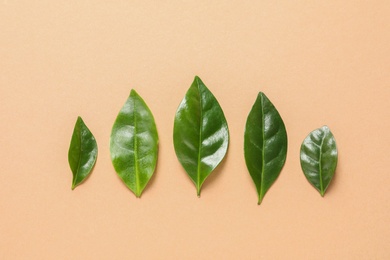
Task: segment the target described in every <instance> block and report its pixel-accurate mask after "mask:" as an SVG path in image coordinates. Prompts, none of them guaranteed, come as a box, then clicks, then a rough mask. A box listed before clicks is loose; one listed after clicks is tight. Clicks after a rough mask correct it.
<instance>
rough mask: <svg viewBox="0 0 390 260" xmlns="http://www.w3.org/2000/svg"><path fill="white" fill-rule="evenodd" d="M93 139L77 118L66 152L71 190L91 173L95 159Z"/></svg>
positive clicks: (95, 145) (95, 151) (94, 142)
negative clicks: (70, 175) (71, 178)
mask: <svg viewBox="0 0 390 260" xmlns="http://www.w3.org/2000/svg"><path fill="white" fill-rule="evenodd" d="M97 152H98V149H97V144H96V140H95V137H94V136H93V135H92V133H91V131H89V129H88V127H87V126H86V125H85V123H84V121H83V119H81V117H78V118H77V121H76V124H75V126H74V130H73V135H72V140H71V142H70V146H69V151H68V161H69V166H70V169H71V170H72V173H73V181H72V190H74V188H76V187H77V186H78V185H80V184H81V183H82V182H83V181H84V180H85V179H86V178H87V177H88V175H89V174H90V173H91V171H92V168H93V166H94V165H95V162H96V158H97Z"/></svg>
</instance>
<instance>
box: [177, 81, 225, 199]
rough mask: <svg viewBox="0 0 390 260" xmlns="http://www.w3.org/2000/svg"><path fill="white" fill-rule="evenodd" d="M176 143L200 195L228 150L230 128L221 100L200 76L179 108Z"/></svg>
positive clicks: (182, 162)
mask: <svg viewBox="0 0 390 260" xmlns="http://www.w3.org/2000/svg"><path fill="white" fill-rule="evenodd" d="M173 142H174V147H175V152H176V155H177V158H178V159H179V161H180V163H181V165H182V166H183V167H184V169H185V170H186V172H187V174H188V176H189V177H190V178H191V180H192V181H193V182H194V184H195V186H196V190H197V194H198V196H200V190H201V187H202V184H203V182H204V181H205V180H206V178H207V177H208V176H209V175H210V173H211V172H212V171H213V170H214V169H215V168H216V167H217V166H218V164H219V163H220V162H221V161H222V159H223V158H224V156H225V154H226V152H227V149H228V144H229V130H228V126H227V123H226V119H225V115H224V114H223V111H222V109H221V107H220V105H219V103H218V101H217V99H216V98H215V97H214V95H213V94H212V93H211V92H210V90H209V89H208V88H207V87H206V86H205V85H204V83H203V82H202V81H201V79H200V78H199V77H195V79H194V82H193V83H192V85H191V87H190V88H189V89H188V91H187V93H186V95H185V97H184V99H183V100H182V102H181V103H180V105H179V108H178V109H177V112H176V116H175V122H174V130H173Z"/></svg>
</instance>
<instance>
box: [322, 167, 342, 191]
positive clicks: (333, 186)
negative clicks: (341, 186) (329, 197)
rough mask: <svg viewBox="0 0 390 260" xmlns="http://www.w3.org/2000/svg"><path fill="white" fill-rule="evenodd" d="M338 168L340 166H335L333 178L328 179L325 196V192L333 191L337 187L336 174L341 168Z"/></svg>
mask: <svg viewBox="0 0 390 260" xmlns="http://www.w3.org/2000/svg"><path fill="white" fill-rule="evenodd" d="M339 168H340V167H339V166H337V168H336V171H335V172H334V175H333V178H332V180H331V181H330V183H329V186H328V188H327V189H326V191H325V194H324V197H325V196H326V194H327V193H330V192H333V190H334V189H337V187H336V186H337V185H338V183H337V180H338V175H339V174H340V172H341V170H340V169H339Z"/></svg>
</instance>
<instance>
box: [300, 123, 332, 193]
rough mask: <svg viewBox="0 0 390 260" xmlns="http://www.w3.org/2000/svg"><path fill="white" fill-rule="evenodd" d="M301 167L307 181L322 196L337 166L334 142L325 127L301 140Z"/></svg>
mask: <svg viewBox="0 0 390 260" xmlns="http://www.w3.org/2000/svg"><path fill="white" fill-rule="evenodd" d="M301 166H302V170H303V173H304V174H305V176H306V178H307V180H308V181H309V182H310V183H311V184H312V185H313V186H314V187H315V188H316V189H317V190H318V191H319V192H320V194H321V196H324V194H325V191H326V189H327V188H328V186H329V183H330V181H331V180H332V178H333V175H334V172H335V170H336V166H337V147H336V140H335V139H334V137H333V134H332V132H331V131H330V130H329V128H328V127H327V126H323V127H321V128H318V129H316V130H314V131H313V132H311V133H310V134H309V135H308V136H307V137H306V138H305V140H303V143H302V146H301Z"/></svg>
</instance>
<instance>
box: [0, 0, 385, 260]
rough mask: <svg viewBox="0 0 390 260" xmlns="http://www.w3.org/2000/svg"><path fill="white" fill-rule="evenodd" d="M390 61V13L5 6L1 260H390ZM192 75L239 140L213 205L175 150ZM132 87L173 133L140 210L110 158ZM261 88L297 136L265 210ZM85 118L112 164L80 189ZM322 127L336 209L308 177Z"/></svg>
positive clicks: (299, 4)
mask: <svg viewBox="0 0 390 260" xmlns="http://www.w3.org/2000/svg"><path fill="white" fill-rule="evenodd" d="M147 2H150V3H147ZM163 2H167V3H163ZM168 2H169V4H168ZM228 2H229V3H228ZM389 46H390V2H389V1H386V0H383V1H264V0H263V1H242V0H240V1H152V2H151V1H86V0H83V1H48V0H46V1H32V0H29V1H16V0H3V1H1V4H0V72H1V73H0V94H1V102H0V131H1V135H0V158H1V161H0V180H1V188H0V259H141V258H143V259H260V258H262V259H264V258H265V259H390V225H389V224H390V211H389V206H390V205H389V202H390V201H389V199H390V196H389V195H390V193H389V186H390V176H389V163H388V162H389V146H390V134H389V129H390V122H389V110H390V105H389V103H390V102H389V99H390V73H389V72H390V47H389ZM195 74H196V75H199V76H200V77H201V78H202V80H203V81H204V82H205V83H206V85H207V86H208V87H209V88H210V89H211V91H212V92H213V93H214V94H215V96H216V97H217V98H218V100H219V102H220V104H221V106H222V108H223V109H224V111H225V115H226V118H227V120H228V124H229V128H230V133H231V142H230V148H229V152H228V156H227V158H226V160H225V161H224V163H223V164H222V165H221V166H220V167H219V168H218V170H217V171H216V172H215V173H214V174H213V175H212V177H210V179H209V180H207V181H206V183H205V185H204V188H203V190H202V197H201V198H200V199H198V198H197V196H196V191H195V187H194V185H193V184H192V183H191V181H190V180H189V178H188V177H187V176H186V174H185V173H184V171H183V169H182V167H181V165H180V164H179V162H178V160H177V159H176V156H175V153H174V150H173V144H172V128H173V118H174V114H175V111H176V108H177V106H178V105H179V103H180V101H181V99H182V97H183V96H184V94H185V92H186V90H187V88H188V87H189V86H190V84H191V82H192V80H193V77H194V75H195ZM131 88H135V89H136V90H137V91H138V93H140V95H141V96H142V97H143V98H144V99H145V101H146V102H147V103H148V104H149V106H150V108H151V110H152V112H153V113H154V116H155V118H156V123H157V127H158V131H159V135H160V152H159V160H158V168H157V172H156V173H155V177H154V178H153V179H152V181H151V183H150V185H149V186H148V188H147V189H146V190H145V193H144V194H143V196H142V198H141V199H136V198H135V196H134V195H133V194H132V193H131V192H130V191H129V190H128V189H127V188H126V187H125V186H124V184H123V183H121V181H120V179H119V178H118V177H117V176H116V174H115V172H114V169H113V167H112V165H111V161H110V157H109V135H110V131H111V126H112V124H113V121H114V119H115V117H116V114H117V113H118V111H119V109H120V108H121V106H122V104H123V103H124V102H125V100H126V98H127V96H128V94H129V92H130V89H131ZM258 91H263V92H265V93H266V95H267V96H268V97H269V98H270V99H271V101H272V102H273V103H274V104H275V106H276V107H277V108H278V110H279V112H280V114H281V115H282V117H283V119H284V121H285V124H286V128H287V131H288V137H289V149H288V156H287V162H286V165H285V167H284V169H283V171H282V173H281V175H280V177H279V179H278V180H277V181H276V183H275V184H274V185H273V187H272V188H271V189H270V191H269V192H268V194H267V195H266V197H265V199H264V201H263V204H262V205H261V206H257V204H256V202H257V198H256V191H255V188H254V185H253V183H252V181H251V179H250V176H249V174H248V172H247V170H246V167H245V164H244V159H243V131H244V125H245V120H246V116H247V114H248V112H249V110H250V108H251V106H252V104H253V102H254V100H255V98H256V94H257V93H258ZM78 115H81V116H82V117H83V119H84V120H85V122H86V124H87V125H88V126H89V127H90V129H91V130H92V132H93V133H94V135H95V137H96V139H97V141H98V146H99V156H98V161H97V164H96V167H95V169H94V171H93V173H92V175H91V176H90V178H89V179H88V180H87V181H86V182H85V183H84V184H83V185H81V186H79V187H78V188H76V190H74V191H71V178H72V176H71V171H70V169H69V166H68V162H67V151H68V147H69V142H70V137H71V134H72V130H73V126H74V123H75V120H76V117H77V116H78ZM323 124H327V125H329V127H330V128H331V130H332V131H333V133H334V135H335V137H336V140H337V143H338V147H339V165H338V168H337V173H336V177H335V179H334V181H333V183H332V184H331V187H330V188H329V190H328V192H327V194H326V196H325V198H321V197H320V195H319V194H318V193H317V192H316V191H315V190H314V188H312V187H311V186H310V184H309V183H308V182H307V181H306V179H305V177H304V175H303V174H302V172H301V169H300V164H299V147H300V143H301V142H302V140H303V139H304V137H305V136H306V135H307V134H308V133H309V132H310V131H311V130H313V129H315V128H317V127H320V126H322V125H323Z"/></svg>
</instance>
